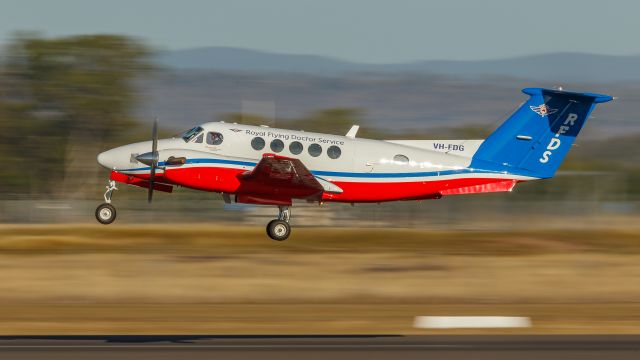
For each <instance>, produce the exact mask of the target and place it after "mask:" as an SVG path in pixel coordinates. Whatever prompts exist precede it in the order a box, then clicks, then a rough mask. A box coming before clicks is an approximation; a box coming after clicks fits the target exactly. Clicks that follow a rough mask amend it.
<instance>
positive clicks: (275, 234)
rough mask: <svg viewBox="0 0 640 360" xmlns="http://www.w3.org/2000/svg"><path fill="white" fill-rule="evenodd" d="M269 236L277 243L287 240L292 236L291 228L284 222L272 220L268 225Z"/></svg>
mask: <svg viewBox="0 0 640 360" xmlns="http://www.w3.org/2000/svg"><path fill="white" fill-rule="evenodd" d="M267 235H269V237H270V238H271V239H273V240H276V241H283V240H286V239H287V238H288V237H289V235H291V226H289V223H288V222H286V221H284V220H278V219H276V220H271V221H270V222H269V224H267Z"/></svg>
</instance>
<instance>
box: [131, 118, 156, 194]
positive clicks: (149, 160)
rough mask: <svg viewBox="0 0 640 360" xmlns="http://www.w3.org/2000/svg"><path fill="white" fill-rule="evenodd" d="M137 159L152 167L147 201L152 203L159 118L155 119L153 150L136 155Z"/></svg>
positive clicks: (152, 135)
mask: <svg viewBox="0 0 640 360" xmlns="http://www.w3.org/2000/svg"><path fill="white" fill-rule="evenodd" d="M136 160H138V161H140V162H141V163H143V164H145V165H148V166H149V167H150V168H151V169H150V171H149V192H148V193H147V201H148V202H149V203H151V200H153V185H154V183H155V181H156V169H157V168H158V118H155V119H154V120H153V130H152V132H151V152H148V153H144V154H140V155H138V156H136Z"/></svg>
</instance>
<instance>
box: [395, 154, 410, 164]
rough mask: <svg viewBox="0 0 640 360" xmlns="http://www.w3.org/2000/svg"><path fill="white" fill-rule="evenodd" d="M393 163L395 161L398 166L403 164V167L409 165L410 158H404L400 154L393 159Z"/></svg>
mask: <svg viewBox="0 0 640 360" xmlns="http://www.w3.org/2000/svg"><path fill="white" fill-rule="evenodd" d="M393 161H394V162H395V163H396V164H402V165H404V164H408V163H409V158H408V157H406V156H404V155H400V154H398V155H396V156H394V157H393Z"/></svg>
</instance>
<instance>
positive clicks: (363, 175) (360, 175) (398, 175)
mask: <svg viewBox="0 0 640 360" xmlns="http://www.w3.org/2000/svg"><path fill="white" fill-rule="evenodd" d="M186 163H187V164H226V165H239V166H256V165H257V163H255V162H250V161H237V160H224V159H187V162H186ZM158 166H165V163H164V162H160V163H158ZM150 169H151V168H150V167H141V168H133V169H122V170H119V171H122V172H128V171H145V170H150ZM311 173H312V174H313V175H315V176H335V177H352V178H410V177H427V176H442V175H455V174H470V173H495V172H494V171H486V170H480V169H469V168H463V169H456V170H443V171H427V172H402V173H373V172H372V173H359V172H343V171H320V170H312V171H311Z"/></svg>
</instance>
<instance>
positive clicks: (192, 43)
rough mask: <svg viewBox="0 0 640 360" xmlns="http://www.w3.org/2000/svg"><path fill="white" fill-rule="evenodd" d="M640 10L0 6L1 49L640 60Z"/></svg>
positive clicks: (504, 5) (271, 3)
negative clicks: (65, 45) (129, 44)
mask: <svg viewBox="0 0 640 360" xmlns="http://www.w3.org/2000/svg"><path fill="white" fill-rule="evenodd" d="M639 13H640V1H632V0H609V1H592V0H583V1H569V0H528V1H517V0H476V1H473V0H440V1H427V0H395V1H392V0H389V1H377V0H313V1H310V0H264V1H259V0H253V1H248V0H233V1H231V0H230V1H215V0H172V1H168V0H100V1H93V0H51V1H48V0H0V41H1V42H2V43H6V42H7V41H8V40H9V39H10V38H11V34H12V33H13V32H15V31H16V30H41V31H43V32H44V33H45V34H46V35H48V36H58V35H70V34H87V33H119V34H128V35H135V36H138V37H140V38H143V39H145V40H147V41H148V42H150V44H152V45H154V46H156V47H157V48H160V49H182V48H190V47H204V46H234V47H242V48H251V49H260V50H268V51H274V52H284V53H302V54H316V55H325V56H332V57H338V58H342V59H347V60H353V61H362V62H372V63H381V62H404V61H411V60H422V59H464V60H467V59H487V58H502V57H511V56H518V55H526V54H535V53H547V52H555V51H579V52H591V53H598V54H616V55H617V54H634V55H635V54H640V41H639V40H638V35H640V20H638V19H639V17H638V14H639Z"/></svg>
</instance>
